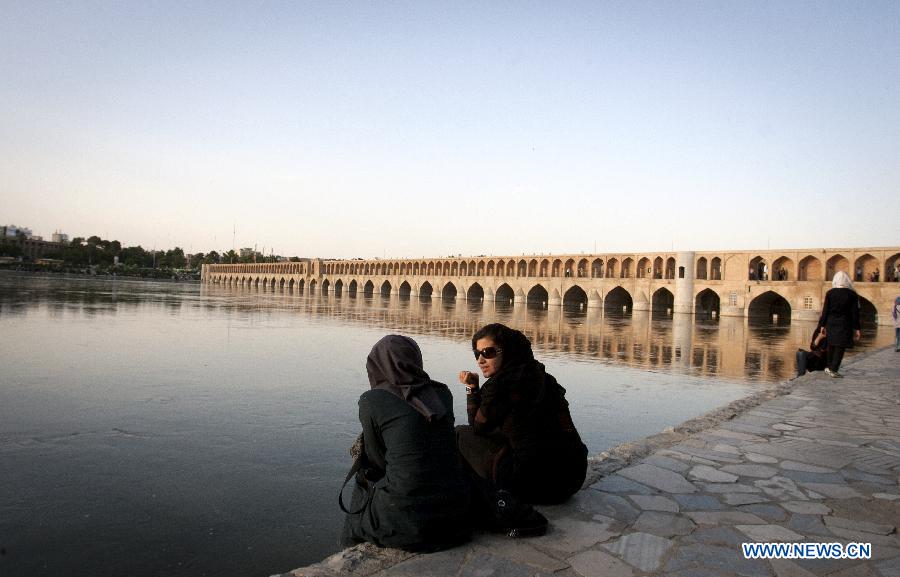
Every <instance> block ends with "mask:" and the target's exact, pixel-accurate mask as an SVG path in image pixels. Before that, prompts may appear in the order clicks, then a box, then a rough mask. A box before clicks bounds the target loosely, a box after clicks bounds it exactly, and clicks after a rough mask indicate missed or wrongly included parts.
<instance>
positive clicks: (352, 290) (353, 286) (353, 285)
mask: <svg viewBox="0 0 900 577" xmlns="http://www.w3.org/2000/svg"><path fill="white" fill-rule="evenodd" d="M358 290H359V283H357V282H356V279H352V280H351V281H350V284H348V285H347V294H348V295H350V296H351V297H355V296H356V293H357V292H358Z"/></svg>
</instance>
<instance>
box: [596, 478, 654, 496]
mask: <svg viewBox="0 0 900 577" xmlns="http://www.w3.org/2000/svg"><path fill="white" fill-rule="evenodd" d="M591 489H594V490H596V491H605V492H607V493H636V494H640V495H652V494H654V493H656V491H654V490H653V489H651V488H650V487H648V486H647V485H641V484H640V483H637V482H635V481H632V480H631V479H626V478H625V477H623V476H621V475H609V476H608V477H603V478H602V479H600V480H599V481H597V482H596V483H594V484H593V485H591Z"/></svg>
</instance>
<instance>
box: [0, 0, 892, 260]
mask: <svg viewBox="0 0 900 577" xmlns="http://www.w3.org/2000/svg"><path fill="white" fill-rule="evenodd" d="M0 14H2V16H0V78H2V82H0V221H2V222H0V223H2V224H8V223H15V224H18V225H22V226H30V227H31V228H32V229H34V231H35V233H36V234H43V235H44V236H48V237H49V235H50V234H51V233H52V232H53V231H54V230H55V229H61V230H63V231H64V232H67V233H69V234H70V235H72V236H75V235H79V236H86V235H90V234H99V235H100V236H103V237H104V238H111V239H112V238H115V239H118V240H120V241H121V242H123V243H124V244H127V245H130V244H141V245H143V246H144V247H146V248H152V247H153V246H154V245H155V246H157V247H161V248H163V247H164V248H169V247H172V246H175V245H179V246H182V247H184V248H185V249H186V250H193V251H204V252H205V251H208V250H212V249H219V250H222V249H228V248H231V246H232V229H233V226H234V225H235V224H236V230H237V232H236V239H235V245H236V246H237V247H240V246H253V245H257V247H258V248H260V249H262V248H263V247H266V252H268V251H269V248H270V247H274V250H275V251H276V252H277V253H281V254H287V255H294V254H297V255H301V256H322V257H357V256H360V257H367V258H368V257H375V256H377V257H382V256H388V257H391V256H397V257H400V256H445V255H448V254H457V253H461V254H464V255H472V254H521V253H523V252H525V253H532V252H582V251H583V252H590V251H593V250H594V247H595V246H596V249H597V250H598V251H661V250H669V249H670V248H672V247H673V246H674V248H675V249H683V250H690V249H696V250H706V249H719V248H722V249H752V248H765V247H766V246H767V245H771V247H772V248H776V247H784V248H792V247H825V246H885V245H897V244H900V233H898V230H900V226H898V222H900V220H898V215H900V2H896V1H888V2H850V1H846V2H791V1H787V2H785V1H779V2H771V3H767V2H723V1H716V2H676V1H671V2H472V3H448V2H421V1H420V2H403V3H401V2H307V3H301V2H285V3H275V2H262V3H252V4H251V3H249V2H247V3H243V2H240V3H225V2H214V3H202V2H192V3H186V2H136V1H135V2H116V3H112V2H33V1H20V2H7V1H0Z"/></svg>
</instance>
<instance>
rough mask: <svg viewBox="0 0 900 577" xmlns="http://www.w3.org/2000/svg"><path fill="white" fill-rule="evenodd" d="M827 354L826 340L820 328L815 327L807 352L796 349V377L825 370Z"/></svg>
mask: <svg viewBox="0 0 900 577" xmlns="http://www.w3.org/2000/svg"><path fill="white" fill-rule="evenodd" d="M827 352H828V340H827V339H826V338H825V331H824V330H822V327H816V330H814V331H813V334H812V340H810V342H809V350H808V351H804V350H803V349H797V376H798V377H802V376H803V375H805V374H806V371H821V370H824V369H825V365H826V364H827V363H826V360H827V358H826V357H827Z"/></svg>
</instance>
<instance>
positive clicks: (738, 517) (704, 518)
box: [685, 511, 766, 525]
mask: <svg viewBox="0 0 900 577" xmlns="http://www.w3.org/2000/svg"><path fill="white" fill-rule="evenodd" d="M685 515H687V516H688V517H690V518H691V519H693V520H694V523H697V524H698V525H737V524H742V525H765V524H766V522H765V521H763V520H762V519H760V518H759V517H757V516H756V515H753V514H751V513H741V512H740V511H689V512H687V513H685Z"/></svg>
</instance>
